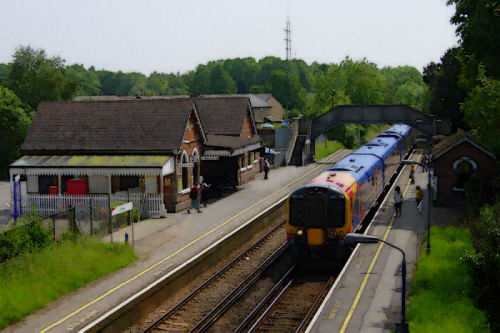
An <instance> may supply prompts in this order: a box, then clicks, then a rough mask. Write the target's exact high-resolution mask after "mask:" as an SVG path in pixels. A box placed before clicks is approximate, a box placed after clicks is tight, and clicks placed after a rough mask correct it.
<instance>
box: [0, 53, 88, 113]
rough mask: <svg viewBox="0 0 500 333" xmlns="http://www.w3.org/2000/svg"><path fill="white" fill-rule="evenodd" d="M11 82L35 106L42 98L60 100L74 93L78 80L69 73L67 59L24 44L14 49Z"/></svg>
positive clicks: (44, 99) (43, 99)
mask: <svg viewBox="0 0 500 333" xmlns="http://www.w3.org/2000/svg"><path fill="white" fill-rule="evenodd" d="M13 58H14V61H13V62H12V63H11V65H10V71H9V74H8V79H7V86H8V87H9V88H10V89H12V90H13V91H14V92H15V93H16V94H17V95H18V96H19V98H20V99H21V100H22V101H23V102H24V103H26V104H28V105H29V106H31V108H33V109H36V108H37V106H38V104H39V103H40V102H41V101H59V100H64V99H69V98H71V97H72V96H73V94H74V93H75V91H76V88H77V86H78V83H77V81H75V80H73V79H72V78H71V77H68V76H66V73H65V67H64V60H63V59H61V58H59V57H52V58H48V57H47V55H46V54H45V51H44V50H41V49H40V50H35V49H32V48H31V47H30V46H27V47H20V48H18V49H17V50H16V52H15V53H14V56H13Z"/></svg>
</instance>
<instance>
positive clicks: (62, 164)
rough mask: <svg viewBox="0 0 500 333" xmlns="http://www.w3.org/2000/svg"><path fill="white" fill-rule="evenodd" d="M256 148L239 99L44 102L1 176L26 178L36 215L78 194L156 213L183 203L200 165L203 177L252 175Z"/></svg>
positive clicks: (245, 104)
mask: <svg viewBox="0 0 500 333" xmlns="http://www.w3.org/2000/svg"><path fill="white" fill-rule="evenodd" d="M198 108H200V110H201V112H199V111H198ZM205 124H206V126H207V129H208V130H206V129H205V128H204V125H205ZM260 146H261V142H260V138H259V136H258V135H256V130H255V122H254V119H253V116H252V112H251V109H250V104H249V100H248V98H244V97H240V98H203V97H200V98H187V97H179V98H150V99H118V100H109V101H80V102H77V101H72V102H44V103H41V104H40V106H39V107H38V110H37V112H36V114H35V117H34V119H33V122H32V124H31V125H30V128H29V130H28V133H27V136H26V139H25V141H24V143H23V145H22V147H21V151H22V153H23V155H24V156H22V157H21V158H20V159H18V160H17V161H15V162H14V163H12V164H11V168H10V175H11V177H10V178H11V180H12V179H13V178H14V177H15V176H16V175H25V176H26V177H27V192H28V194H27V198H24V199H23V200H24V201H25V202H23V205H24V206H26V207H30V206H33V205H35V206H37V207H38V209H39V210H41V213H42V214H44V215H49V214H51V213H54V212H55V211H57V209H58V208H61V207H64V205H65V204H67V202H68V198H70V199H71V197H73V196H75V195H78V196H79V198H84V197H88V199H89V200H94V202H95V203H96V204H97V202H100V203H101V204H103V205H104V201H105V200H108V201H127V200H131V201H134V203H135V205H136V206H138V205H145V207H147V209H146V210H147V212H148V215H149V216H161V215H163V214H164V211H165V210H167V211H169V212H175V211H179V210H183V209H186V208H187V207H188V206H189V204H190V199H189V192H190V188H191V186H192V185H193V184H194V183H196V182H198V181H199V177H200V170H203V173H204V176H205V178H206V181H211V180H217V179H219V178H221V177H222V178H224V179H231V180H232V181H233V182H235V184H236V185H239V184H243V183H245V182H247V181H249V180H251V179H253V178H254V174H255V172H257V171H256V170H257V168H254V167H253V165H254V164H253V163H254V161H256V160H258V158H259V154H258V150H259V149H260ZM205 156H206V158H203V157H205ZM250 160H252V164H250V163H249V161H250ZM204 162H206V163H207V167H206V168H203V164H204ZM250 166H251V167H250ZM129 190H130V192H131V194H129ZM71 200H73V199H71Z"/></svg>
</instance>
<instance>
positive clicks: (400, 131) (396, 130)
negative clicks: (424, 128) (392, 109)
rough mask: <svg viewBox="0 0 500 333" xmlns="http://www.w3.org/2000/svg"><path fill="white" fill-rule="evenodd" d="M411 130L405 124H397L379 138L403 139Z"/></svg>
mask: <svg viewBox="0 0 500 333" xmlns="http://www.w3.org/2000/svg"><path fill="white" fill-rule="evenodd" d="M410 130H411V127H410V126H408V125H405V124H396V125H394V126H392V127H390V128H388V129H387V130H385V131H384V132H383V133H381V134H380V135H379V136H382V137H384V136H396V137H399V138H401V137H403V136H405V135H407V134H408V132H409V131H410Z"/></svg>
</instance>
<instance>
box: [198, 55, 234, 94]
mask: <svg viewBox="0 0 500 333" xmlns="http://www.w3.org/2000/svg"><path fill="white" fill-rule="evenodd" d="M189 91H190V92H191V93H193V94H197V95H198V94H234V93H236V91H237V88H236V84H235V83H234V81H233V79H232V78H231V76H229V74H228V73H227V72H226V70H225V69H224V67H223V66H222V65H221V64H219V63H216V62H209V63H208V64H207V65H199V66H198V67H197V68H196V71H195V73H194V75H193V77H192V79H191V82H190V85H189Z"/></svg>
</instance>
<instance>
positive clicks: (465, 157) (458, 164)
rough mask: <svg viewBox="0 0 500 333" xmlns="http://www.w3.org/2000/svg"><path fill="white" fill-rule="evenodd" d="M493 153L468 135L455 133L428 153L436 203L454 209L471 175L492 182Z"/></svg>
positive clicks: (463, 196) (462, 132) (462, 195)
mask: <svg viewBox="0 0 500 333" xmlns="http://www.w3.org/2000/svg"><path fill="white" fill-rule="evenodd" d="M495 160H496V157H495V153H493V151H491V150H490V149H489V148H488V147H486V146H484V145H483V144H482V143H480V142H479V140H478V139H476V138H475V137H474V136H473V135H472V134H470V133H468V132H465V131H462V130H459V131H458V132H457V133H455V134H453V135H451V136H449V137H447V138H446V139H444V140H443V141H441V142H440V143H438V144H437V145H436V146H434V148H433V150H432V161H433V164H434V177H435V182H436V183H437V186H436V189H437V193H436V194H437V197H436V204H437V205H441V206H458V205H460V204H462V203H464V202H465V199H466V197H465V190H466V189H465V187H466V184H467V182H468V180H469V179H470V178H471V177H472V175H477V176H479V177H480V178H483V179H488V178H490V179H493V178H494V177H493V176H494V174H495Z"/></svg>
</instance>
